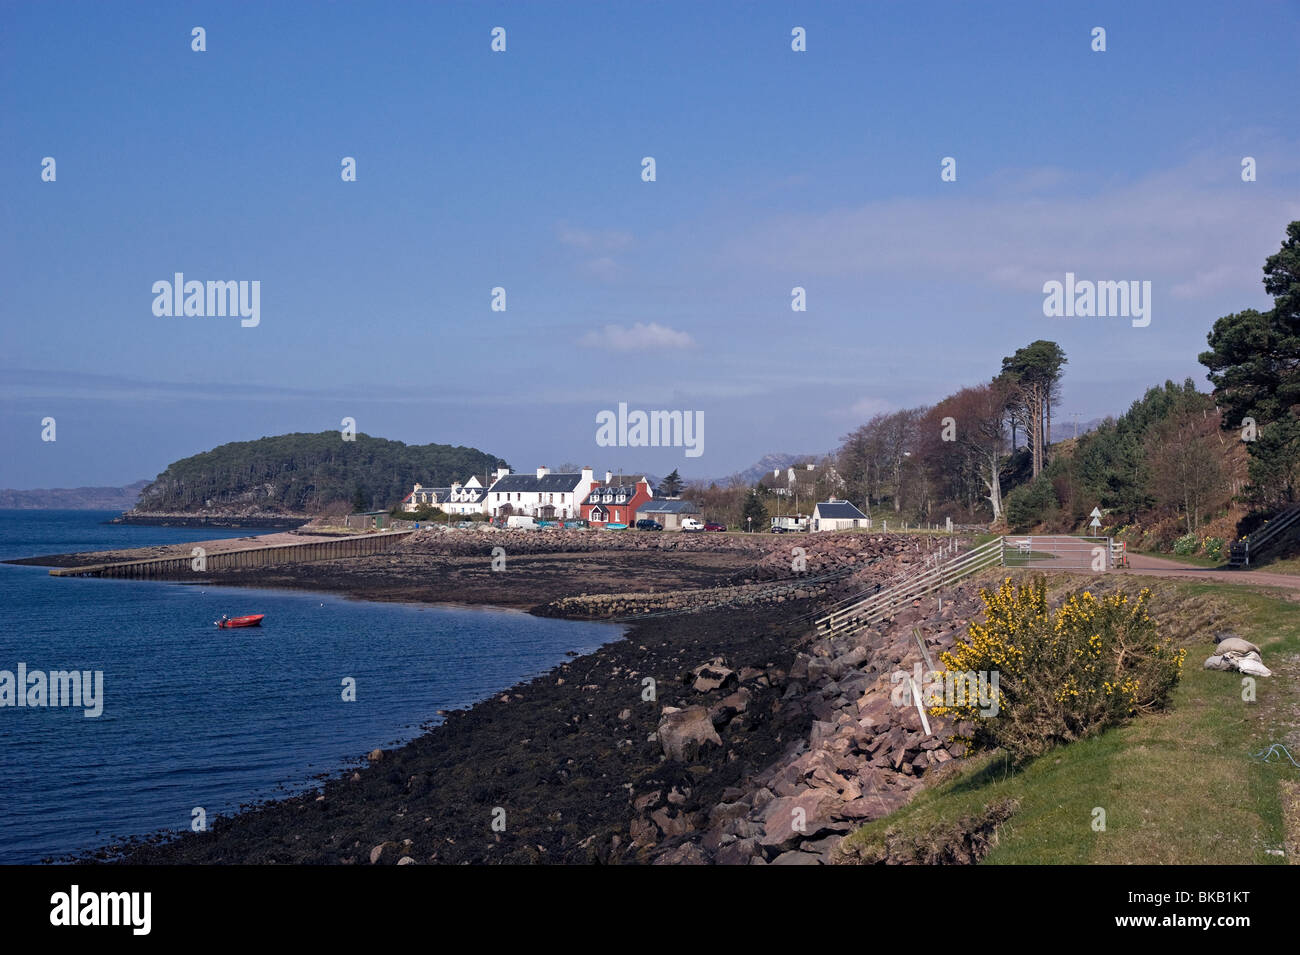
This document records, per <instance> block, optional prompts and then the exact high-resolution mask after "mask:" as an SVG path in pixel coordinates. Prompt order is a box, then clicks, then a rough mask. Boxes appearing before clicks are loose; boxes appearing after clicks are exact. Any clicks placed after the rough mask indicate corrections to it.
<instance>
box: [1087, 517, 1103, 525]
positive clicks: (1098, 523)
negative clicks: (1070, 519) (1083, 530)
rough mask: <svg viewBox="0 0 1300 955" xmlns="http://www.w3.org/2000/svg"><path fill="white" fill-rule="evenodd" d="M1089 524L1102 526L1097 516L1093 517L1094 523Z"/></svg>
mask: <svg viewBox="0 0 1300 955" xmlns="http://www.w3.org/2000/svg"><path fill="white" fill-rule="evenodd" d="M1088 526H1089V527H1101V521H1099V520H1097V518H1095V517H1094V518H1093V519H1092V523H1091V524H1089V525H1088Z"/></svg>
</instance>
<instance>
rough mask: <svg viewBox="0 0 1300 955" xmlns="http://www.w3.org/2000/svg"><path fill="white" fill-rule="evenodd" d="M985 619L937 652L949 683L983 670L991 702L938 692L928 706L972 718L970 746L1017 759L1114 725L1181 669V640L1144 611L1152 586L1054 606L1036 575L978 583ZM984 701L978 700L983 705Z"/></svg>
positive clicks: (1168, 686) (1155, 699)
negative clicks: (1165, 636)
mask: <svg viewBox="0 0 1300 955" xmlns="http://www.w3.org/2000/svg"><path fill="white" fill-rule="evenodd" d="M980 596H981V597H982V598H983V600H984V609H985V621H984V622H983V623H972V624H971V626H970V630H969V635H968V642H966V643H958V644H957V645H956V646H955V647H953V649H952V650H951V651H950V652H946V653H944V654H943V655H942V658H941V659H942V660H943V665H944V666H945V667H946V668H947V671H948V673H949V674H951V675H950V676H947V677H945V679H946V680H947V681H949V683H950V684H951V682H952V681H954V680H956V675H957V674H971V673H986V674H988V677H987V679H988V680H989V683H990V684H991V683H992V681H993V679H994V674H996V678H997V686H996V689H995V690H994V692H993V693H992V696H993V698H994V703H995V706H996V709H993V710H992V713H991V714H990V715H987V716H983V715H981V708H982V707H981V704H980V702H979V701H978V700H974V699H970V698H969V697H967V698H965V699H964V700H963V699H961V698H957V699H953V700H945V701H944V702H945V703H949V702H950V703H952V704H953V705H950V706H937V707H933V708H932V709H931V712H932V713H934V714H936V715H945V714H946V715H950V716H952V717H953V718H954V719H955V720H956V721H959V722H966V721H969V725H970V726H971V727H972V729H971V735H969V736H965V737H959V738H960V739H962V741H963V742H966V743H967V744H969V745H970V746H971V747H972V749H982V748H994V747H998V746H1001V747H1002V748H1004V749H1005V750H1006V751H1007V752H1008V753H1009V754H1011V756H1012V757H1013V758H1014V759H1016V760H1017V761H1021V760H1024V759H1028V758H1031V757H1033V756H1038V755H1040V754H1042V753H1044V752H1046V751H1047V750H1048V749H1050V748H1051V747H1052V746H1055V745H1057V744H1059V743H1067V742H1071V741H1073V740H1076V739H1081V738H1083V737H1085V736H1088V735H1091V734H1093V733H1097V732H1100V731H1101V730H1103V729H1105V728H1107V727H1109V726H1114V725H1117V724H1118V723H1121V722H1123V721H1124V720H1125V719H1127V718H1128V717H1130V716H1132V715H1134V714H1135V713H1137V712H1139V711H1141V710H1147V709H1153V708H1156V707H1159V706H1162V705H1164V703H1165V701H1166V699H1167V698H1168V695H1169V692H1170V690H1172V689H1173V687H1174V686H1175V684H1177V682H1178V678H1179V675H1180V674H1181V672H1182V666H1183V659H1184V657H1185V656H1186V654H1187V651H1186V650H1182V649H1177V648H1175V647H1174V646H1173V643H1172V641H1170V640H1161V639H1160V638H1159V636H1158V635H1157V633H1156V626H1155V623H1154V622H1153V621H1152V620H1151V617H1150V616H1149V615H1148V613H1147V603H1148V601H1149V599H1150V596H1151V592H1150V591H1149V590H1145V589H1144V590H1142V591H1141V592H1140V593H1139V594H1138V596H1137V598H1136V599H1130V598H1129V596H1128V595H1127V594H1124V593H1118V594H1115V595H1114V596H1111V597H1107V598H1104V599H1100V598H1097V597H1094V596H1093V595H1092V593H1090V592H1088V591H1084V592H1083V593H1082V594H1075V595H1072V596H1071V597H1069V598H1068V599H1067V600H1066V601H1065V603H1064V604H1063V605H1062V606H1061V607H1060V608H1058V609H1057V610H1056V611H1054V612H1053V611H1050V610H1049V609H1048V606H1047V583H1046V582H1045V581H1044V580H1043V579H1042V578H1038V579H1036V580H1034V581H1030V582H1029V583H1027V584H1025V585H1023V586H1017V587H1013V586H1012V584H1011V579H1010V578H1007V579H1006V580H1005V581H1004V582H1003V584H1002V586H1001V587H999V588H998V590H997V591H996V592H990V591H988V590H981V591H980ZM988 709H990V708H985V710H986V712H987V711H988Z"/></svg>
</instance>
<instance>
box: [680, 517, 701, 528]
mask: <svg viewBox="0 0 1300 955" xmlns="http://www.w3.org/2000/svg"><path fill="white" fill-rule="evenodd" d="M682 530H684V531H702V530H704V524H703V523H702V522H700V521H697V520H696V519H695V518H693V517H683V518H682Z"/></svg>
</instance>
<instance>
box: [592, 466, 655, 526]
mask: <svg viewBox="0 0 1300 955" xmlns="http://www.w3.org/2000/svg"><path fill="white" fill-rule="evenodd" d="M622 481H623V482H625V483H618V484H614V483H605V484H597V485H596V486H595V487H593V488H592V489H591V492H590V493H589V494H588V495H587V496H586V498H584V499H583V501H582V517H583V519H584V520H586V521H587V522H588V523H590V524H591V526H592V527H603V526H604V525H606V524H631V523H632V522H633V521H635V520H636V509H637V508H638V507H640V506H641V505H642V504H646V503H649V501H650V500H652V499H653V498H654V492H653V491H651V490H650V482H649V481H647V480H646V479H645V477H644V476H642V477H639V478H636V479H635V481H633V479H631V478H623V479H622Z"/></svg>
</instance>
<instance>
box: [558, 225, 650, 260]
mask: <svg viewBox="0 0 1300 955" xmlns="http://www.w3.org/2000/svg"><path fill="white" fill-rule="evenodd" d="M555 235H556V238H558V239H559V240H560V241H561V242H562V243H564V244H565V245H567V246H571V247H572V248H575V249H581V250H582V251H584V252H599V253H609V252H619V251H621V250H623V249H626V248H627V247H628V246H630V245H631V244H632V241H633V239H632V233H630V232H623V231H620V230H617V229H582V228H579V227H577V226H571V225H569V224H568V223H564V222H561V223H560V224H559V225H557V226H556V227H555Z"/></svg>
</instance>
